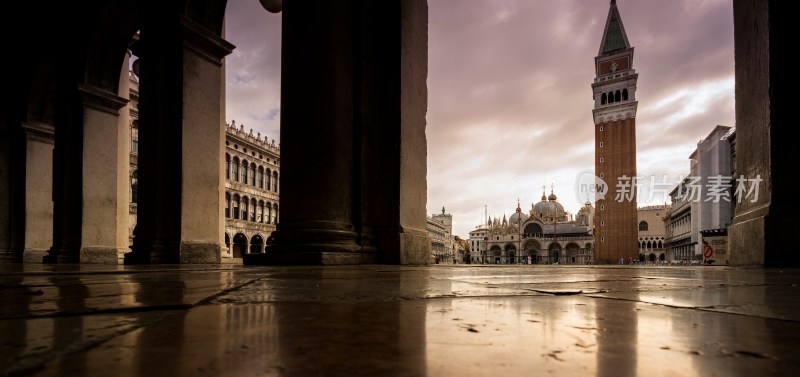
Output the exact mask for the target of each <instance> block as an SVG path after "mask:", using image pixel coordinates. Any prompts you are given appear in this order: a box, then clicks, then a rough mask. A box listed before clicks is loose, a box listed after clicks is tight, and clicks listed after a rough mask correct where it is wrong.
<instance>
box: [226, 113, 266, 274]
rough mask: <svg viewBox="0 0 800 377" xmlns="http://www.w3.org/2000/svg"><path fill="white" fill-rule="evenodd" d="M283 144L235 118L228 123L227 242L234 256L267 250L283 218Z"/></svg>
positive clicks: (240, 256) (238, 256)
mask: <svg viewBox="0 0 800 377" xmlns="http://www.w3.org/2000/svg"><path fill="white" fill-rule="evenodd" d="M279 179H280V146H279V145H278V144H276V143H275V139H273V140H269V139H268V138H267V137H266V136H263V137H262V136H261V133H256V134H253V130H252V129H250V131H249V132H248V131H245V129H244V126H243V125H240V126H239V127H238V128H237V127H236V122H235V121H231V123H230V124H228V125H226V127H225V245H226V246H228V249H229V251H230V253H231V255H232V256H233V257H234V258H242V256H243V255H244V254H246V253H263V252H264V248H265V246H266V241H267V239H268V238H269V237H270V235H271V234H272V232H273V231H274V230H275V227H276V225H277V224H278V220H279V218H280V217H279V216H278V214H279V210H278V196H279V192H278V188H279V187H280V185H279V184H278V182H279Z"/></svg>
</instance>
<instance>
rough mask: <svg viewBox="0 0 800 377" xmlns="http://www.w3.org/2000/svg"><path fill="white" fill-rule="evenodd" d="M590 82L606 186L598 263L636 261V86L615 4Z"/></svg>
mask: <svg viewBox="0 0 800 377" xmlns="http://www.w3.org/2000/svg"><path fill="white" fill-rule="evenodd" d="M595 74H596V77H595V79H594V82H593V83H592V93H593V98H594V110H593V111H592V114H593V117H594V128H595V175H596V176H598V177H599V178H600V179H602V180H604V181H605V182H607V188H608V192H607V194H606V196H605V199H602V198H599V199H598V201H597V203H596V207H597V211H596V212H595V221H594V223H595V236H596V240H597V248H596V260H597V262H598V263H615V262H616V261H618V260H619V259H621V258H622V259H628V258H637V257H638V245H639V242H638V235H637V224H638V221H637V211H636V207H637V205H636V202H637V198H636V190H635V187H636V182H635V177H636V110H637V106H638V102H637V101H636V82H637V79H638V77H639V75H638V74H637V73H636V71H635V70H634V69H633V47H631V44H630V42H629V41H628V36H627V34H626V33H625V27H624V26H623V24H622V18H621V17H620V14H619V10H618V9H617V5H616V2H615V1H612V2H611V7H610V9H609V11H608V18H607V20H606V26H605V30H604V32H603V38H602V40H601V42H600V50H599V52H598V55H597V57H595Z"/></svg>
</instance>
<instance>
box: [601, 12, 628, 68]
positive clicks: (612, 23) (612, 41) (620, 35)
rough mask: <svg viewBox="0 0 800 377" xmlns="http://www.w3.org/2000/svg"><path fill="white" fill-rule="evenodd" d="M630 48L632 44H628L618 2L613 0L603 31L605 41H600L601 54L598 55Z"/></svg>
mask: <svg viewBox="0 0 800 377" xmlns="http://www.w3.org/2000/svg"><path fill="white" fill-rule="evenodd" d="M630 47H631V44H630V43H629V42H628V35H627V34H626V33H625V26H624V25H623V24H622V17H620V15H619V9H618V8H617V2H616V0H611V5H610V6H609V9H608V18H607V19H606V27H605V30H604V31H603V39H602V40H601V41H600V52H598V53H597V55H605V54H609V53H613V52H616V51H618V50H623V49H626V48H630Z"/></svg>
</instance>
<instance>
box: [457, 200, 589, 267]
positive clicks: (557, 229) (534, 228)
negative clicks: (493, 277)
mask: <svg viewBox="0 0 800 377" xmlns="http://www.w3.org/2000/svg"><path fill="white" fill-rule="evenodd" d="M593 219H594V207H592V204H591V203H589V202H587V203H586V204H584V206H583V207H581V209H580V210H579V211H578V214H577V215H576V216H574V217H573V215H572V214H571V213H569V212H567V211H566V210H564V206H563V205H562V204H561V203H559V202H558V197H557V196H556V195H555V193H554V192H553V188H552V187H551V189H550V195H546V193H545V191H544V189H543V190H542V198H541V200H540V201H539V202H538V203H532V204H531V209H530V211H527V212H524V211H523V210H522V208H521V207H520V203H519V201H517V208H516V210H515V211H514V214H512V215H511V216H510V217H509V218H508V219H506V216H505V215H503V218H502V219H498V218H489V219H488V220H487V222H486V224H482V225H479V226H477V227H476V228H475V230H473V231H471V232H470V233H469V261H470V263H473V264H588V263H591V262H592V261H593V258H592V256H593V246H594V234H593V229H594V224H593ZM518 250H521V251H522V252H521V253H520V252H517V251H518Z"/></svg>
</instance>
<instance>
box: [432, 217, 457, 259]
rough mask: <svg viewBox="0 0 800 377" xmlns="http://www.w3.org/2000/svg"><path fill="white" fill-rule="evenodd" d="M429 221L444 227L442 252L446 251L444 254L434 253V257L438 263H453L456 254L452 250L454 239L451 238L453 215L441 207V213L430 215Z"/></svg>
mask: <svg viewBox="0 0 800 377" xmlns="http://www.w3.org/2000/svg"><path fill="white" fill-rule="evenodd" d="M431 219H433V220H434V221H437V222H438V223H440V224H442V225H443V226H444V234H445V237H444V250H447V252H446V253H444V254H436V253H434V255H436V256H438V257H439V262H440V263H441V262H445V261H450V262H452V263H455V260H456V255H457V254H456V250H455V249H454V246H455V239H454V238H453V215H451V214H449V213H447V211H445V209H444V207H442V213H436V214H433V215H431ZM431 245H433V239H431Z"/></svg>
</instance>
